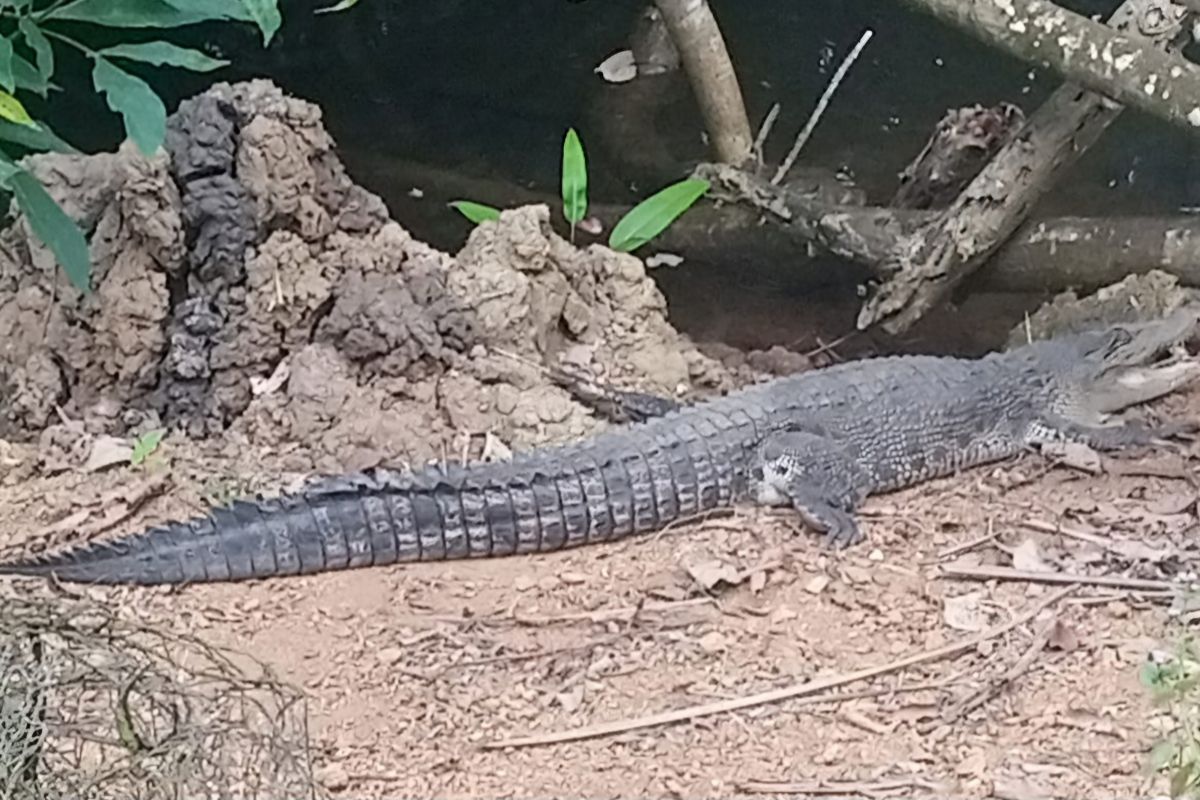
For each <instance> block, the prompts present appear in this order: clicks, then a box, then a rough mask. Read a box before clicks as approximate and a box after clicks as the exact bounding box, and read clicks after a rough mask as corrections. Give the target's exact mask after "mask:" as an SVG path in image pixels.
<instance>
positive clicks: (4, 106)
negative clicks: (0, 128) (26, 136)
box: [0, 91, 33, 126]
mask: <svg viewBox="0 0 1200 800" xmlns="http://www.w3.org/2000/svg"><path fill="white" fill-rule="evenodd" d="M0 118H4V119H6V120H8V121H9V122H15V123H16V124H18V125H24V126H30V125H33V118H32V117H30V116H29V112H28V111H26V110H25V106H23V105H21V101H20V100H18V99H17V98H15V97H13V96H12V95H11V94H9V93H8V92H5V91H0Z"/></svg>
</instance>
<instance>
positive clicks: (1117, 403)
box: [1088, 358, 1200, 414]
mask: <svg viewBox="0 0 1200 800" xmlns="http://www.w3.org/2000/svg"><path fill="white" fill-rule="evenodd" d="M1198 377H1200V360H1198V359H1195V358H1187V359H1179V360H1173V361H1169V362H1162V363H1158V364H1149V365H1146V366H1130V367H1123V368H1122V369H1121V370H1120V371H1119V373H1114V374H1112V375H1109V376H1107V377H1106V378H1105V379H1104V380H1102V381H1100V382H1098V383H1097V384H1096V385H1095V386H1093V387H1092V388H1091V390H1090V392H1089V396H1088V405H1089V406H1091V407H1092V409H1094V410H1095V411H1097V412H1099V413H1101V414H1111V413H1113V412H1116V411H1122V410H1124V409H1126V408H1129V407H1131V406H1136V405H1140V404H1142V403H1147V402H1149V401H1151V400H1157V399H1158V398H1160V397H1163V396H1164V395H1168V394H1170V393H1172V392H1174V391H1177V390H1178V389H1181V388H1183V387H1184V386H1186V385H1187V384H1189V383H1191V382H1192V381H1194V380H1196V379H1197V378H1198Z"/></svg>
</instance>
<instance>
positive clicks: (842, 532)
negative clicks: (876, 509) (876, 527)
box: [756, 431, 869, 547]
mask: <svg viewBox="0 0 1200 800" xmlns="http://www.w3.org/2000/svg"><path fill="white" fill-rule="evenodd" d="M758 467H759V468H760V469H761V471H762V478H761V480H760V481H759V483H758V486H757V487H756V488H757V491H756V499H757V501H758V502H759V503H760V504H762V505H772V506H780V505H791V506H792V507H793V508H794V509H796V511H797V513H799V515H800V518H801V519H802V520H804V522H805V524H806V525H807V526H808V527H810V528H812V529H815V530H816V531H818V532H820V533H823V534H825V544H826V545H827V546H829V547H848V546H849V545H852V544H857V543H858V542H860V541H862V539H863V535H862V531H861V530H860V529H859V527H858V522H857V521H856V520H855V518H854V511H855V510H856V509H857V508H858V506H859V504H861V503H862V501H863V500H864V499H865V498H866V496H867V493H868V491H867V490H868V487H869V479H868V476H867V474H866V473H865V472H864V471H863V469H862V468H861V467H860V466H859V464H858V462H857V461H856V460H855V459H854V458H853V456H852V455H851V454H850V453H849V452H848V451H847V450H846V448H845V447H844V446H843V445H842V444H840V443H839V442H837V441H836V440H835V439H832V438H829V437H827V436H822V435H821V434H819V433H812V432H807V431H788V432H780V433H774V434H771V435H770V436H769V437H768V438H767V439H766V440H765V441H764V442H763V444H762V446H761V447H760V448H759V453H758Z"/></svg>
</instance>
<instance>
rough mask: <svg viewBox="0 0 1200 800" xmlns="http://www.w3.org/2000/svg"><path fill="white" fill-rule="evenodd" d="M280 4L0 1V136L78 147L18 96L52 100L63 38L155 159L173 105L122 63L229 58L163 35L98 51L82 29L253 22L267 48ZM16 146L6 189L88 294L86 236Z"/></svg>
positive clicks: (3, 151)
mask: <svg viewBox="0 0 1200 800" xmlns="http://www.w3.org/2000/svg"><path fill="white" fill-rule="evenodd" d="M278 2H279V0H45V2H43V1H42V0H0V142H2V143H5V144H7V145H17V146H19V147H21V148H24V150H26V151H33V152H44V151H56V152H78V151H77V150H76V148H74V147H73V146H72V145H70V144H69V143H68V142H66V141H64V140H63V139H62V138H61V137H59V136H57V135H56V134H55V133H54V132H53V131H52V130H51V129H50V127H49V126H48V125H47V124H46V123H44V122H39V121H38V120H35V119H34V118H32V117H31V115H30V114H29V113H28V112H27V111H26V109H25V105H24V104H23V103H22V102H21V100H20V99H19V97H18V95H20V94H21V93H29V92H32V93H33V94H36V95H39V96H41V97H42V98H48V97H49V94H50V91H51V90H54V91H59V90H61V87H59V86H58V85H56V84H55V83H53V81H52V78H53V76H54V72H55V63H56V57H55V44H57V45H60V46H65V47H68V48H71V49H74V50H77V51H79V52H80V53H82V54H83V55H85V56H86V57H87V58H88V59H90V61H91V63H92V76H91V77H92V88H93V89H94V90H95V91H96V92H99V93H100V94H101V95H103V97H104V99H105V101H106V103H107V104H108V107H109V108H110V109H111V110H112V111H113V112H114V113H117V114H119V115H120V116H121V119H122V122H123V124H124V127H125V133H126V135H127V136H128V137H129V138H130V139H132V140H133V142H134V143H135V144H136V145H137V147H138V149H139V150H141V151H142V152H143V153H145V154H147V155H149V154H152V153H154V152H155V151H156V150H158V148H159V147H160V146H161V145H162V142H163V138H164V136H165V134H166V119H167V112H166V107H165V106H164V105H163V102H162V100H161V99H160V98H159V96H158V95H157V94H156V93H155V91H154V90H153V89H152V88H151V87H150V85H149V84H148V83H146V81H144V80H143V79H141V78H139V77H138V76H136V75H134V74H133V73H131V72H128V71H126V69H124V68H123V66H121V64H124V63H127V62H138V63H142V64H150V65H153V66H159V67H161V66H170V67H179V68H182V69H188V70H193V71H201V72H207V71H211V70H215V69H219V68H221V67H224V66H226V65H227V64H228V63H229V62H228V61H224V60H222V59H216V58H211V57H209V56H207V55H205V54H204V53H201V52H199V51H197V50H192V49H189V48H186V47H180V46H179V45H176V44H173V43H171V42H169V41H165V40H155V41H147V42H137V43H119V44H114V45H111V46H108V47H103V48H100V49H94V48H92V47H90V46H88V45H87V44H85V43H84V42H83V41H81V40H80V39H78V38H75V34H74V33H72V35H67V34H66V33H64V32H63V30H62V28H63V26H66V27H67V28H68V29H70V30H72V31H74V30H75V29H76V27H77V26H79V25H83V26H84V30H85V31H86V30H89V29H92V30H94V29H95V28H105V29H120V30H121V31H122V32H133V31H139V33H138V34H137V35H138V36H139V37H140V36H142V35H144V34H142V33H140V31H143V30H146V29H176V28H181V27H184V26H187V25H194V24H197V23H202V22H213V21H216V22H244V23H253V24H254V25H256V26H257V27H258V29H259V31H260V32H261V34H262V40H263V45H264V46H267V45H269V44H270V43H271V39H272V38H273V37H274V35H275V33H276V31H278V29H279V26H280V24H281V21H282V20H281V16H280V12H279V8H278ZM10 149H11V148H10V147H6V146H4V145H3V144H0V188H4V189H7V190H8V191H10V192H12V194H13V197H14V198H15V199H16V202H17V206H18V207H19V208H20V210H21V211H22V213H24V214H25V216H26V218H27V219H28V221H29V226H30V229H31V230H32V231H33V233H34V235H36V236H37V237H38V238H39V239H41V240H42V241H43V242H44V243H45V244H46V246H47V247H49V248H50V251H51V252H52V253H53V254H54V257H55V258H56V259H57V261H58V263H59V264H60V265H61V266H62V268H63V270H64V272H65V273H66V275H67V277H68V278H69V279H70V280H71V282H72V283H73V284H74V285H75V286H76V287H77V288H78V289H79V290H80V291H81V292H84V293H87V292H89V291H90V290H91V279H90V275H91V259H90V257H89V254H88V248H87V241H86V239H85V237H84V234H83V232H82V231H81V230H80V229H79V226H78V225H76V223H75V222H74V220H72V219H71V218H70V217H68V216H67V215H66V214H65V213H64V212H63V211H62V209H61V208H60V207H59V206H58V204H57V203H56V202H55V201H54V199H53V198H51V197H50V195H49V194H48V193H47V192H46V190H45V189H44V188H43V187H42V185H41V184H40V183H38V181H37V180H36V179H34V178H33V176H32V175H30V173H28V172H27V171H26V170H25V169H24V168H22V167H21V166H20V165H18V164H17V163H16V156H15V155H14V154H13V153H12V152H10Z"/></svg>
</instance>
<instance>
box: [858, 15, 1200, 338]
mask: <svg viewBox="0 0 1200 800" xmlns="http://www.w3.org/2000/svg"><path fill="white" fill-rule="evenodd" d="M921 2H929V3H931V4H934V5H938V4H940V2H941V0H921ZM1156 2H1161V0H1126V1H1125V2H1124V3H1122V4H1121V6H1120V7H1119V8H1118V9H1117V10H1116V11H1115V12H1114V13H1113V15H1112V18H1111V19H1110V20H1109V23H1110V24H1111V25H1112V26H1114V27H1116V28H1126V29H1128V28H1131V27H1133V26H1134V25H1135V23H1136V22H1137V21H1139V20H1141V19H1142V18H1143V17H1144V15H1145V14H1146V13H1147V12H1148V10H1149V9H1151V8H1152V7H1153V5H1152V4H1153V3H1156ZM957 5H961V4H957ZM997 5H999V4H997ZM1021 5H1022V6H1023V7H1027V6H1029V5H1030V4H1029V3H1023V4H1021ZM1032 5H1034V6H1038V7H1040V6H1043V5H1049V4H1046V3H1040V2H1035V3H1033V4H1032ZM967 7H969V8H972V9H980V10H981V12H983V13H985V16H986V14H987V13H991V11H989V9H990V10H993V11H995V13H999V14H1000V16H1001V17H1005V14H1004V13H1003V12H1000V11H999V10H997V9H994V7H993V5H992V4H991V3H970V4H967ZM1052 7H1055V8H1056V6H1052ZM1061 13H1062V14H1067V13H1068V12H1066V11H1062V12H1061ZM1055 18H1057V17H1055ZM1047 24H1048V23H1047ZM1101 27H1104V26H1101ZM1177 32H1178V27H1177V26H1176V27H1164V28H1163V29H1161V30H1160V29H1155V30H1154V31H1153V33H1150V34H1147V36H1148V37H1149V40H1148V41H1147V42H1145V43H1143V44H1141V45H1139V46H1140V47H1143V48H1144V49H1145V50H1146V51H1147V52H1149V51H1151V50H1153V49H1154V47H1153V45H1155V44H1159V43H1165V42H1167V41H1169V39H1170V38H1172V37H1173V36H1174V35H1175V34H1176V33H1177ZM1155 52H1157V51H1155ZM1198 86H1200V83H1198ZM1122 110H1123V109H1122V107H1121V106H1120V105H1117V104H1115V103H1113V102H1112V101H1111V100H1109V99H1108V98H1107V97H1105V96H1104V95H1102V94H1098V93H1096V92H1090V91H1087V90H1086V89H1082V88H1080V87H1079V86H1077V85H1075V84H1071V83H1067V84H1063V85H1062V86H1060V87H1059V88H1058V89H1057V90H1056V91H1055V92H1054V93H1053V94H1052V95H1051V96H1050V98H1049V99H1048V100H1047V101H1046V102H1045V103H1044V104H1042V106H1041V107H1040V108H1039V109H1038V110H1037V111H1036V112H1035V113H1034V114H1033V115H1031V116H1030V117H1029V120H1028V121H1027V122H1026V124H1025V125H1024V127H1022V128H1021V130H1020V131H1019V132H1018V133H1017V135H1016V136H1015V137H1014V138H1013V139H1012V140H1011V141H1009V142H1008V144H1006V145H1005V146H1004V147H1003V148H1002V149H1001V150H1000V152H999V153H998V154H997V155H996V157H995V158H993V159H992V160H991V161H990V162H989V163H988V165H987V166H986V167H984V169H983V170H982V171H981V172H980V173H979V175H977V176H976V177H975V179H974V180H972V181H971V183H970V184H968V186H967V188H966V189H964V190H963V192H962V193H961V194H960V195H959V196H958V198H957V199H955V201H954V202H953V203H952V204H951V205H950V206H949V207H948V208H947V209H946V210H945V211H944V213H943V214H941V215H940V216H939V217H938V218H937V219H935V220H934V221H933V222H932V223H930V224H929V225H928V226H926V227H924V228H922V229H921V230H919V231H917V232H915V233H913V234H912V235H911V236H908V237H906V238H905V239H902V240H901V242H900V245H899V247H898V248H897V250H896V253H895V255H894V259H893V261H892V270H889V271H892V272H893V274H892V275H891V276H890V277H889V278H888V279H887V281H886V282H885V283H884V284H882V285H881V286H880V287H878V289H877V290H876V291H875V292H874V293H873V295H872V296H871V297H870V298H868V299H867V301H866V302H865V303H864V304H863V307H862V311H861V313H860V314H859V317H858V328H859V329H860V330H863V329H866V328H869V327H871V326H873V325H879V326H881V327H882V328H883V329H884V330H885V331H887V332H888V333H890V334H893V335H895V334H899V333H903V332H904V331H907V330H908V329H909V328H911V327H912V326H913V325H914V324H916V322H917V321H918V320H920V319H921V317H923V316H924V315H925V314H926V313H928V312H929V311H930V310H931V309H932V308H933V307H934V306H936V305H937V304H938V303H940V302H941V301H942V300H943V299H944V298H946V297H947V296H948V295H949V294H950V293H951V292H952V291H953V290H954V289H955V288H957V287H958V286H959V284H961V283H962V282H963V281H964V280H965V279H966V278H967V277H968V276H969V275H971V274H972V273H974V272H975V271H976V270H978V269H979V268H980V267H981V266H983V264H984V263H985V262H986V261H987V259H988V258H990V257H991V255H992V253H993V252H995V251H996V250H997V249H998V248H999V247H1000V246H1001V245H1002V244H1003V243H1004V242H1005V241H1006V240H1007V239H1008V237H1009V236H1010V235H1012V233H1013V232H1014V231H1016V229H1017V228H1018V227H1019V226H1020V225H1021V223H1023V222H1024V221H1025V219H1026V217H1027V216H1028V214H1029V212H1030V210H1031V209H1032V208H1033V206H1034V205H1035V203H1036V202H1037V200H1038V199H1039V198H1040V197H1041V195H1042V194H1043V193H1044V192H1045V191H1046V190H1048V189H1049V188H1050V187H1051V186H1053V184H1054V181H1055V179H1056V178H1057V177H1058V176H1059V175H1061V174H1062V173H1063V171H1064V170H1065V169H1066V168H1067V167H1069V166H1070V165H1071V164H1073V163H1074V162H1075V161H1076V160H1077V159H1078V158H1079V157H1080V156H1081V155H1082V154H1083V153H1084V152H1085V151H1086V150H1087V149H1088V147H1090V146H1091V145H1092V144H1093V143H1095V142H1096V140H1097V139H1099V138H1100V135H1101V134H1102V133H1104V131H1105V129H1106V128H1107V127H1108V126H1109V125H1110V124H1112V122H1113V121H1114V120H1115V119H1116V118H1117V116H1118V115H1120V113H1121V111H1122ZM1197 113H1198V114H1200V111H1198V112H1197Z"/></svg>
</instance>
